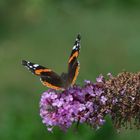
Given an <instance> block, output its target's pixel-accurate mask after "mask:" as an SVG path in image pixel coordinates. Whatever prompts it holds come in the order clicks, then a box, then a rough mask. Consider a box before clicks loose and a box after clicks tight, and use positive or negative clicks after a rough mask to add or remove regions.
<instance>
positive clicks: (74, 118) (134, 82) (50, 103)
mask: <svg viewBox="0 0 140 140" xmlns="http://www.w3.org/2000/svg"><path fill="white" fill-rule="evenodd" d="M40 116H41V118H42V122H43V123H44V124H45V125H46V126H47V128H48V131H52V130H53V128H54V127H55V126H58V127H60V128H61V129H62V130H64V131H66V130H67V129H68V128H70V127H71V126H72V124H73V123H77V124H79V123H81V124H82V123H86V124H88V125H90V126H91V127H92V128H95V129H99V128H100V127H101V126H102V125H103V124H104V123H105V117H106V116H110V118H111V120H112V123H113V125H114V127H115V128H117V129H120V128H122V127H125V128H128V127H129V128H132V127H137V128H139V127H140V73H129V72H122V73H120V74H118V75H117V76H116V77H114V76H112V75H111V74H110V73H109V74H108V78H106V79H105V78H104V76H103V75H100V76H99V77H98V78H96V82H94V83H93V82H91V81H88V80H86V81H85V82H84V85H83V86H78V85H74V86H73V87H70V88H68V89H66V90H64V91H56V90H53V89H49V90H47V91H46V92H44V93H43V94H42V95H41V100H40Z"/></svg>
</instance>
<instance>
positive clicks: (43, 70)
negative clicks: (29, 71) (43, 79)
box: [35, 69, 52, 75]
mask: <svg viewBox="0 0 140 140" xmlns="http://www.w3.org/2000/svg"><path fill="white" fill-rule="evenodd" d="M51 71H52V70H51V69H38V70H35V74H37V75H40V74H41V73H42V72H51Z"/></svg>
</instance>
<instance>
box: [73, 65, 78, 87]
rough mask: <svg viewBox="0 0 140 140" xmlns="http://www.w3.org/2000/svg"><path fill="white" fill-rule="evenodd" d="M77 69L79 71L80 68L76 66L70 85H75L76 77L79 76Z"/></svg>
mask: <svg viewBox="0 0 140 140" xmlns="http://www.w3.org/2000/svg"><path fill="white" fill-rule="evenodd" d="M79 69H80V66H79V65H78V66H77V68H76V70H75V75H74V77H73V80H72V83H71V84H72V85H74V83H75V81H76V79H77V76H78V74H79Z"/></svg>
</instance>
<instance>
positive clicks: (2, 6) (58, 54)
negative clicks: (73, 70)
mask: <svg viewBox="0 0 140 140" xmlns="http://www.w3.org/2000/svg"><path fill="white" fill-rule="evenodd" d="M77 33H81V35H82V42H81V44H82V48H81V53H80V57H79V60H80V63H81V69H80V74H79V77H78V79H77V83H78V84H81V85H82V84H83V80H84V79H89V80H92V81H95V78H96V77H97V76H98V75H99V74H100V73H102V74H104V75H106V74H107V73H108V72H111V73H113V74H114V75H116V74H117V73H119V72H121V71H122V70H124V69H125V70H128V71H132V72H136V71H140V61H139V60H140V1H139V0H59V1H58V0H12V1H11V0H0V140H38V139H41V140H45V139H47V140H81V139H82V140H84V139H85V140H103V139H107V140H124V139H127V140H132V139H133V140H139V139H140V131H139V130H135V129H134V130H124V129H122V130H121V133H120V134H116V132H115V130H114V129H113V127H112V124H111V122H110V120H107V123H106V124H105V125H104V126H103V127H102V128H101V129H100V130H99V131H96V132H95V130H92V129H91V128H90V127H88V126H86V125H80V126H79V130H78V132H77V133H76V132H74V129H73V128H74V126H73V128H71V129H69V130H68V132H66V133H64V132H62V131H61V130H59V129H57V128H56V129H54V133H53V134H51V133H48V132H47V129H46V127H45V126H44V125H43V124H42V122H41V118H40V116H39V100H40V95H41V93H42V92H44V91H45V90H47V88H46V87H44V86H42V84H41V83H40V81H39V80H38V77H35V76H33V75H32V74H31V73H29V72H28V71H27V70H26V69H25V68H24V67H23V66H22V65H21V60H22V59H25V60H29V61H31V62H36V63H39V64H42V65H44V66H47V67H49V68H53V69H54V70H55V71H56V72H58V73H61V72H62V71H66V70H67V61H68V57H69V55H70V52H71V49H72V46H73V43H74V40H75V37H76V35H77Z"/></svg>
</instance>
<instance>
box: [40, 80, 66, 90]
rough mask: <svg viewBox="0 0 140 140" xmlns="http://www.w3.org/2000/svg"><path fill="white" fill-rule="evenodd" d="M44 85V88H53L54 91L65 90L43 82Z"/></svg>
mask: <svg viewBox="0 0 140 140" xmlns="http://www.w3.org/2000/svg"><path fill="white" fill-rule="evenodd" d="M42 83H43V85H44V86H47V87H48V88H52V89H55V90H63V88H61V87H57V86H54V85H52V84H50V83H48V82H46V81H42Z"/></svg>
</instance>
